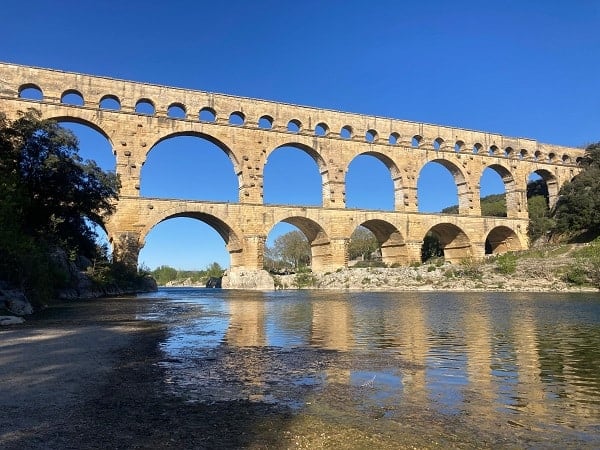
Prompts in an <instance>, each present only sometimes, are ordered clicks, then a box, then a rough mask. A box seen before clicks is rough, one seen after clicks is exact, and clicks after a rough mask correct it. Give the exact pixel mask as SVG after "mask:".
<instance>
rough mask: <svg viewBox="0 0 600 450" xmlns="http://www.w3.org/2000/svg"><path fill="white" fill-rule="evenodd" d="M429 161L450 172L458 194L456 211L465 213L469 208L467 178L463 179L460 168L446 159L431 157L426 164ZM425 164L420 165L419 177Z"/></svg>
mask: <svg viewBox="0 0 600 450" xmlns="http://www.w3.org/2000/svg"><path fill="white" fill-rule="evenodd" d="M430 163H436V164H439V165H441V166H442V167H444V168H446V169H447V170H448V171H449V172H450V174H451V175H452V177H453V178H454V184H455V185H456V190H457V195H458V213H459V214H465V215H466V214H467V211H468V209H469V197H468V195H469V187H468V185H467V180H466V179H465V176H464V174H463V173H462V170H460V168H459V167H458V166H457V165H456V164H454V163H452V162H450V161H448V160H446V159H432V160H431V161H428V162H427V164H430ZM427 164H425V165H424V166H423V167H421V170H420V171H419V178H420V177H421V173H422V172H423V168H424V167H425V166H426V165H427ZM417 195H419V193H417Z"/></svg>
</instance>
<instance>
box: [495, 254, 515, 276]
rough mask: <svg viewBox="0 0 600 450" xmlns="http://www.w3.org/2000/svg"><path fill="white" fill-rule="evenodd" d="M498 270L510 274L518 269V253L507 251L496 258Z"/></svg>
mask: <svg viewBox="0 0 600 450" xmlns="http://www.w3.org/2000/svg"><path fill="white" fill-rule="evenodd" d="M496 270H497V271H498V272H500V273H502V274H505V275H509V274H512V273H515V272H516V270H517V255H515V254H514V253H505V254H503V255H500V256H498V258H497V259H496Z"/></svg>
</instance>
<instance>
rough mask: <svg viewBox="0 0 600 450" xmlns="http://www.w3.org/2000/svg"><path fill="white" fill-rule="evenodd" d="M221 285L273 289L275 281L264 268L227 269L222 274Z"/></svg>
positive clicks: (262, 289) (225, 287)
mask: <svg viewBox="0 0 600 450" xmlns="http://www.w3.org/2000/svg"><path fill="white" fill-rule="evenodd" d="M222 287H223V289H252V290H257V291H272V290H274V289H275V282H274V281H273V277H271V275H269V273H268V272H267V271H266V270H248V269H229V270H228V271H227V272H225V274H224V275H223V279H222Z"/></svg>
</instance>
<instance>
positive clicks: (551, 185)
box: [533, 169, 559, 209]
mask: <svg viewBox="0 0 600 450" xmlns="http://www.w3.org/2000/svg"><path fill="white" fill-rule="evenodd" d="M533 173H535V174H536V175H539V176H540V177H541V178H542V180H544V182H545V183H546V187H547V188H548V199H547V201H548V208H550V209H552V208H554V205H556V201H557V200H558V190H559V186H558V180H557V179H556V177H555V176H554V174H552V172H550V171H548V170H546V169H538V170H535V171H534V172H533Z"/></svg>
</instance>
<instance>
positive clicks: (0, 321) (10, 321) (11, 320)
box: [0, 316, 25, 326]
mask: <svg viewBox="0 0 600 450" xmlns="http://www.w3.org/2000/svg"><path fill="white" fill-rule="evenodd" d="M23 322H25V319H23V318H22V317H17V316H0V326H4V325H16V324H19V323H23Z"/></svg>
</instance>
